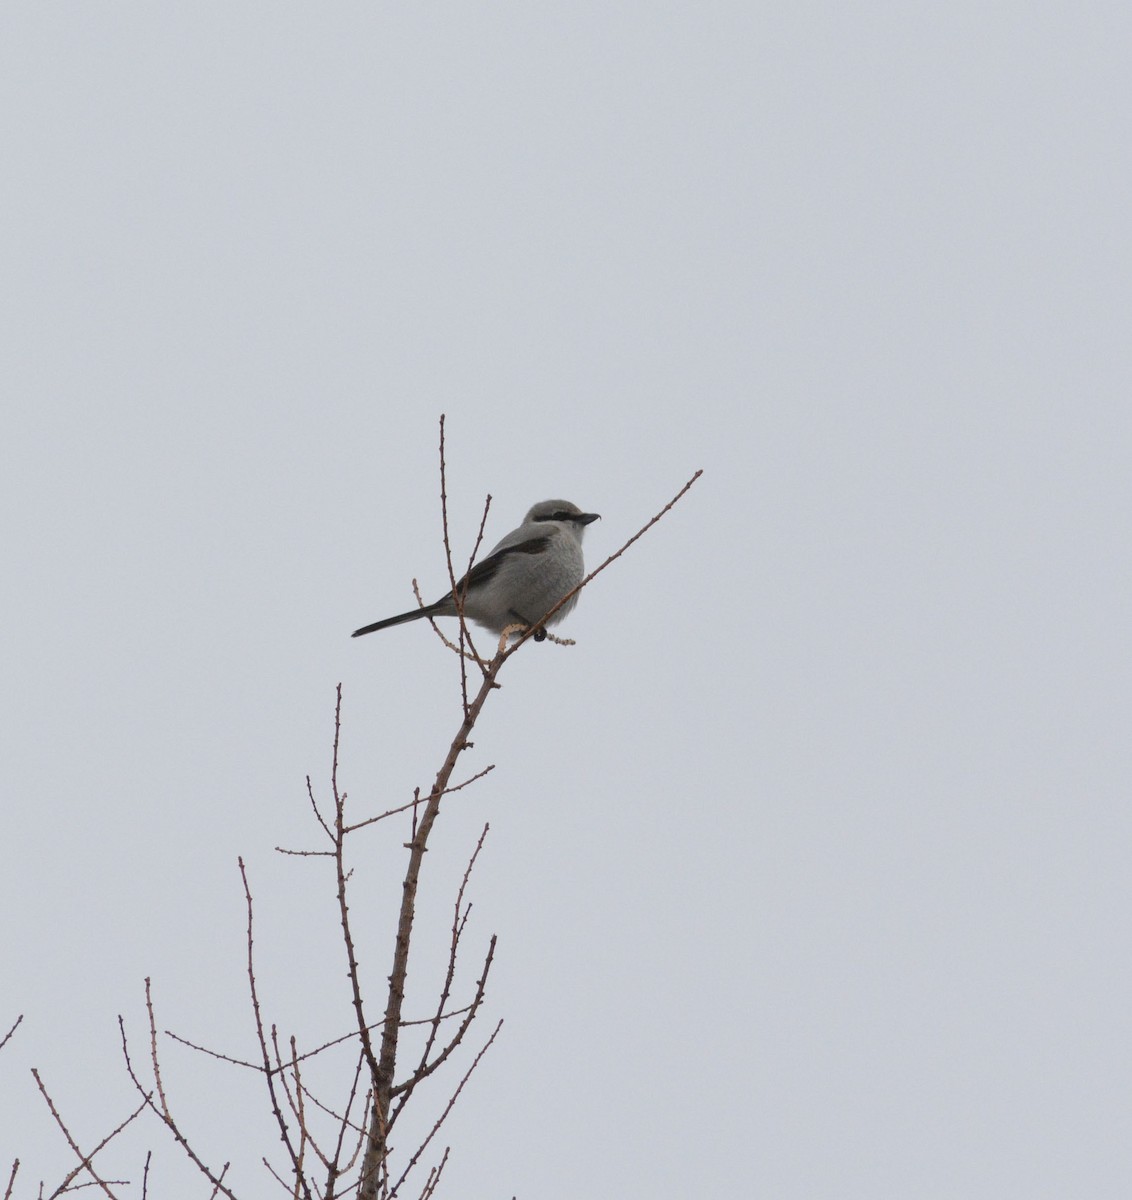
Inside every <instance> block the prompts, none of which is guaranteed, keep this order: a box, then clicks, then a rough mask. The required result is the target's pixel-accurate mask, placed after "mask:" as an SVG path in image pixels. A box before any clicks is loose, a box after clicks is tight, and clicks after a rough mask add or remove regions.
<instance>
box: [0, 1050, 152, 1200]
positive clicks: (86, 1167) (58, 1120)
mask: <svg viewBox="0 0 1132 1200" xmlns="http://www.w3.org/2000/svg"><path fill="white" fill-rule="evenodd" d="M31 1073H32V1077H33V1078H34V1079H35V1082H36V1085H37V1086H38V1088H39V1090H40V1092H41V1094H42V1095H43V1098H44V1100H46V1101H47V1107H48V1108H49V1109H50V1110H51V1115H52V1116H53V1117H54V1118H55V1124H56V1125H58V1126H59V1129H60V1131H61V1132H62V1134H63V1136H64V1137H65V1138H66V1139H67V1145H68V1146H70V1147H71V1150H72V1151H73V1152H74V1155H75V1157H76V1158H77V1159H78V1160H79V1165H78V1166H77V1167H75V1169H74V1170H73V1171H72V1172H71V1173H70V1174H69V1175H68V1176H67V1177H66V1179H64V1180H63V1182H62V1183H61V1184H60V1185H59V1186H58V1187H57V1188H56V1189H55V1191H53V1192H52V1193H51V1200H54V1198H55V1197H56V1196H61V1195H62V1194H63V1193H64V1192H66V1191H71V1190H73V1189H72V1188H71V1181H72V1180H73V1179H75V1177H76V1176H77V1175H78V1174H79V1173H80V1172H82V1171H86V1172H87V1173H88V1174H89V1175H90V1177H91V1179H93V1180H94V1182H95V1183H96V1184H97V1185H98V1186H99V1188H101V1190H102V1191H103V1192H105V1193H106V1195H107V1196H109V1197H111V1200H115V1196H114V1193H113V1192H112V1191H111V1190H110V1184H112V1183H114V1184H118V1185H124V1184H126V1183H128V1180H124V1179H109V1180H108V1179H103V1178H102V1177H101V1176H100V1175H99V1174H98V1172H97V1171H96V1170H95V1169H94V1156H95V1155H96V1154H98V1153H100V1152H101V1151H102V1150H103V1149H105V1148H106V1146H108V1145H109V1144H110V1143H111V1142H112V1141H113V1140H114V1139H115V1138H116V1137H117V1136H118V1134H120V1133H121V1132H122V1130H123V1129H125V1128H126V1126H127V1125H129V1124H130V1122H131V1121H134V1120H136V1119H137V1117H139V1116H140V1115H141V1113H142V1112H143V1111H144V1110H145V1101H144V1100H143V1101H142V1103H141V1104H139V1105H138V1106H137V1108H135V1109H134V1111H133V1112H132V1113H131V1114H130V1115H129V1116H128V1117H127V1118H126V1119H125V1120H124V1121H123V1122H122V1124H121V1125H119V1126H118V1128H117V1129H114V1130H112V1131H111V1132H110V1133H108V1134H107V1135H106V1136H105V1137H104V1138H103V1139H102V1141H101V1142H99V1143H98V1145H97V1146H95V1148H94V1149H93V1150H92V1151H91V1152H90V1153H89V1154H84V1153H83V1151H82V1150H81V1149H79V1144H78V1142H77V1141H75V1138H74V1136H73V1135H72V1134H71V1131H70V1130H69V1129H68V1128H67V1126H66V1123H65V1122H64V1120H63V1118H62V1117H61V1116H60V1115H59V1110H58V1109H57V1108H56V1107H55V1102H54V1101H53V1100H52V1099H51V1096H50V1095H49V1094H48V1091H47V1088H46V1086H45V1085H44V1082H43V1080H42V1079H41V1078H40V1075H39V1071H37V1070H36V1068H35V1067H32V1069H31ZM12 1178H13V1179H14V1178H15V1168H13V1170H12ZM9 1186H10V1185H9Z"/></svg>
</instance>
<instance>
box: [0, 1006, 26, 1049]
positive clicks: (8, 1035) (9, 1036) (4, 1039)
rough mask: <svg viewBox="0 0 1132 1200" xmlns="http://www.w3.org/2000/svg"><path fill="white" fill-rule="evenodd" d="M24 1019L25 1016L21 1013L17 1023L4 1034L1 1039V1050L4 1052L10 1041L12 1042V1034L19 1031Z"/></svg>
mask: <svg viewBox="0 0 1132 1200" xmlns="http://www.w3.org/2000/svg"><path fill="white" fill-rule="evenodd" d="M23 1019H24V1014H23V1013H20V1015H19V1016H18V1017H17V1018H16V1020H15V1023H14V1024H13V1025H12V1028H11V1029H9V1030H8V1032H7V1033H6V1034H4V1036H3V1037H2V1038H0V1050H3V1049H4V1047H5V1046H6V1045H7V1044H8V1043H9V1041H11V1039H12V1034H14V1033H15V1032H16V1030H17V1029H19V1027H20V1025H21V1023H22V1022H23Z"/></svg>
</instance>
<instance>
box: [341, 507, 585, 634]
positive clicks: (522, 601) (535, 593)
mask: <svg viewBox="0 0 1132 1200" xmlns="http://www.w3.org/2000/svg"><path fill="white" fill-rule="evenodd" d="M599 519H600V514H599V513H591V512H583V511H582V510H581V509H580V508H579V507H578V506H577V505H576V504H571V503H570V501H569V500H543V501H540V503H538V504H536V505H534V506H533V507H532V508H531V509H530V511H529V512H528V513H527V515H526V516H525V517H524V518H523V523H522V524H521V525H520V526H518V528H516V529H512V530H511V532H510V533H509V534H507V535H506V536H505V537H503V538H501V539H500V540H499V542H498V544H497V545H496V546H495V547H494V548H493V549H492V551H491V553H490V554H488V556H487V557H486V558H484V559H482V560H481V561H480V562H478V563H476V564H475V565H474V566H473V567H472V569H471V570H470V571H469V572H468V573H467V574H466V575H465V576H464V577H463V578H462V579H461V580H460V581H459V583H457V584H456V587H455V595H454V594H453V592H452V591H449V592H447V593H446V594H445V595H443V596H441V597H440V599H439V600H437V601H436V602H435V603H434V604H429V605H426V606H425V607H423V608H413V609H410V610H409V611H408V612H403V613H399V614H398V615H397V616H395V617H386V618H385V620H384V621H375V622H374V623H373V624H372V625H363V626H362V627H361V629H355V630H354V632H353V633H352V634H351V635H350V636H351V637H361V636H362V635H363V634H366V633H374V632H375V631H376V630H378V629H388V628H389V627H390V626H391V625H403V624H404V623H405V622H406V621H418V620H420V619H421V618H422V617H454V616H456V615H457V609H456V599H455V596H459V597H461V603H462V606H463V610H464V616H465V617H466V618H467V619H468V620H470V621H475V622H476V624H478V625H482V626H483V627H484V628H485V629H490V630H491V631H492V632H493V633H502V632H503V630H504V629H506V628H507V627H508V626H509V625H516V624H518V625H525V626H527V627H528V628H530V627H532V626H535V625H536V622H538V623H539V624H538V626H537V628H536V629H535V635H534V636H535V640H536V641H542V640H543V639H544V638H545V637H546V630H545V629H544V628H543V626H542V624H541V622H542V618H543V617H544V616H546V614H547V613H548V612H549V611H550V610H551V609H552V608H553V607H554V606H555V605H556V604H557V603H558V601H559V600H561V599H562V597H563V596H565V595H566V594H567V592H570V591H572V590H573V589H574V588H576V587H577V586H578V584H580V583H581V582H582V579H583V578H584V576H585V566H584V563H583V559H582V535H583V534H584V533H585V530H586V526H587V525H590V524H592V523H593V522H594V521H597V520H599ZM577 602H578V597H577V596H571V597H570V599H569V600H568V601H567V602H566V603H565V604H563V605H562V607H561V608H560V609H558V611H557V612H556V613H554V615H553V616H552V617H550V619H549V620H548V621H547V622H546V624H547V625H555V624H557V623H558V622H559V621H561V620H562V618H563V617H564V616H566V614H567V613H568V612H569V611H570V610H571V609H572V608H573V607H574V605H575V604H577Z"/></svg>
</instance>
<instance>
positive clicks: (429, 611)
mask: <svg viewBox="0 0 1132 1200" xmlns="http://www.w3.org/2000/svg"><path fill="white" fill-rule="evenodd" d="M437 615H439V614H438V607H437V605H435V604H430V605H429V606H428V607H427V608H411V609H410V610H409V611H408V612H403V613H399V614H398V615H397V616H395V617H386V618H385V620H384V621H374V623H373V624H372V625H363V626H362V627H361V629H355V630H354V632H353V633H352V634H350V636H351V637H361V636H362V634H363V633H374V632H375V631H376V630H378V629H388V628H389V626H390V625H404V624H405V622H406V621H417V620H419V619H420V618H421V617H435V616H437Z"/></svg>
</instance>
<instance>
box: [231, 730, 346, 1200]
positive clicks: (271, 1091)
mask: <svg viewBox="0 0 1132 1200" xmlns="http://www.w3.org/2000/svg"><path fill="white" fill-rule="evenodd" d="M335 744H337V743H335ZM238 861H239V864H240V878H241V879H242V880H243V884H244V900H245V901H246V903H247V908H248V991H249V994H250V995H251V1001H252V1014H253V1016H254V1017H255V1029H256V1037H257V1038H258V1040H259V1048H260V1053H261V1054H262V1056H263V1075H264V1081H265V1082H266V1084H267V1094H268V1097H269V1099H270V1100H271V1111H272V1114H273V1115H274V1117H275V1123H276V1124H277V1125H278V1126H279V1137H280V1139H281V1140H282V1142H283V1145H284V1146H286V1147H287V1153H288V1155H289V1156H290V1159H291V1167H292V1169H293V1170H294V1172H295V1179H296V1180H297V1181H299V1182H301V1183H302V1195H303V1196H304V1197H306V1200H311V1196H310V1191H309V1189H308V1188H307V1185H306V1182H305V1180H303V1176H302V1173H301V1171H300V1160H299V1154H298V1151H297V1150H296V1149H295V1146H294V1143H293V1142H292V1140H291V1131H290V1129H289V1128H288V1126H287V1119H286V1118H285V1117H284V1116H283V1110H282V1108H281V1107H280V1105H279V1097H278V1095H276V1091H275V1075H276V1071H275V1069H274V1068H273V1067H272V1065H271V1054H270V1051H269V1050H268V1046H267V1036H266V1035H265V1033H264V1030H263V1015H262V1011H261V1009H260V1004H259V992H258V990H257V988H256V981H255V956H254V945H255V942H254V938H253V936H252V890H251V885H250V884H249V883H248V872H247V868H246V867H245V866H244V860H243V858H242V857H241V858H240V859H239V860H238Z"/></svg>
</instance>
